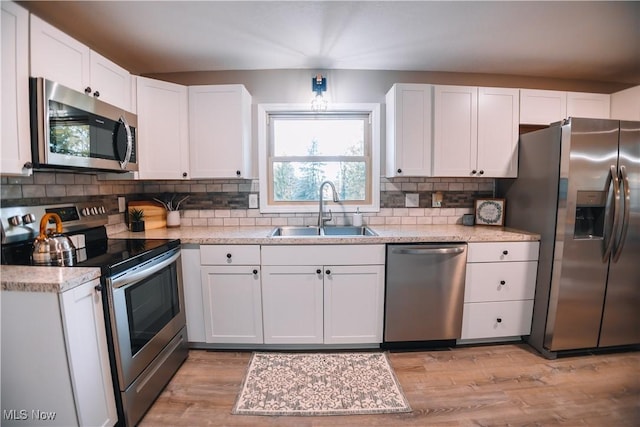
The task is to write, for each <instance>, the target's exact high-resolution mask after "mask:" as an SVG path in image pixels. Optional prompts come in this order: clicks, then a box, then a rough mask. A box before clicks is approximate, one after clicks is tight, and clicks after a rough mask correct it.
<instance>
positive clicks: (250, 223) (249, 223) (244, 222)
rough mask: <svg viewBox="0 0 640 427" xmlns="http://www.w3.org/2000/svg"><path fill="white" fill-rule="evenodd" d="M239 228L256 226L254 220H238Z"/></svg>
mask: <svg viewBox="0 0 640 427" xmlns="http://www.w3.org/2000/svg"><path fill="white" fill-rule="evenodd" d="M239 221H240V225H241V226H254V225H256V219H255V218H239Z"/></svg>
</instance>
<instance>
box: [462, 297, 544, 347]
mask: <svg viewBox="0 0 640 427" xmlns="http://www.w3.org/2000/svg"><path fill="white" fill-rule="evenodd" d="M532 313H533V300H524V301H502V302H476V303H468V304H465V305H464V312H463V315H462V334H461V338H462V339H463V340H464V339H486V338H500V337H517V336H521V335H529V333H530V332H531V316H532Z"/></svg>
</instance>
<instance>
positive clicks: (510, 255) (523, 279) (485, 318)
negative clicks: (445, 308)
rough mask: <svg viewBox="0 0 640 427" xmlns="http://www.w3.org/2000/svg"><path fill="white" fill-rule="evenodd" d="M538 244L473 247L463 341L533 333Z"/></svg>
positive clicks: (503, 243)
mask: <svg viewBox="0 0 640 427" xmlns="http://www.w3.org/2000/svg"><path fill="white" fill-rule="evenodd" d="M538 249H539V243H538V242H502V243H498V242H490V243H469V244H468V254H467V273H466V281H465V295H464V311H463V315H462V337H461V339H462V340H473V339H494V338H506V337H519V336H521V335H528V334H529V333H530V332H531V318H532V314H533V298H534V293H535V285H536V274H537V268H538Z"/></svg>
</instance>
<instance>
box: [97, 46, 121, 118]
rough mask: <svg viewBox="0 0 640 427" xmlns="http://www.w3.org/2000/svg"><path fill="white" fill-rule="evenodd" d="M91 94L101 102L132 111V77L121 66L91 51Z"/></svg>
mask: <svg viewBox="0 0 640 427" xmlns="http://www.w3.org/2000/svg"><path fill="white" fill-rule="evenodd" d="M90 58H91V93H92V94H93V96H96V97H98V98H99V99H100V100H101V101H104V102H108V103H109V104H111V105H115V106H116V107H120V108H122V109H123V110H126V111H131V75H130V74H129V72H128V71H127V70H125V69H124V68H122V67H121V66H119V65H117V64H115V63H113V62H111V61H109V60H108V59H107V58H105V57H104V56H102V55H100V54H99V53H97V52H93V51H91V55H90Z"/></svg>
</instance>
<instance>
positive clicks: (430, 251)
mask: <svg viewBox="0 0 640 427" xmlns="http://www.w3.org/2000/svg"><path fill="white" fill-rule="evenodd" d="M462 252H464V248H462V247H460V246H456V247H449V248H411V249H410V248H394V249H391V253H393V254H399V255H443V254H460V253H462Z"/></svg>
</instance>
